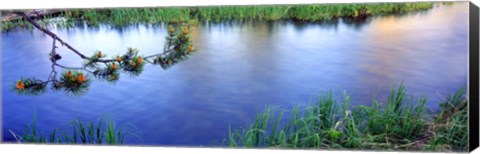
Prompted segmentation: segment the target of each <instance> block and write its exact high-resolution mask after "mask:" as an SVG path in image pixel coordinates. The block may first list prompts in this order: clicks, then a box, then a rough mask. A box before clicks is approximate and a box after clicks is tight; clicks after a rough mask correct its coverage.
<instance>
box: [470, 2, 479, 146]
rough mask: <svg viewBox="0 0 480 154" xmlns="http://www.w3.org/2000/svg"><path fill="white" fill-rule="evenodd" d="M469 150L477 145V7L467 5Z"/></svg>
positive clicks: (471, 4)
mask: <svg viewBox="0 0 480 154" xmlns="http://www.w3.org/2000/svg"><path fill="white" fill-rule="evenodd" d="M469 27H470V28H469V50H470V51H469V63H470V64H469V69H470V70H469V86H468V87H469V89H468V91H469V92H468V94H469V101H468V102H469V104H468V106H469V108H468V110H469V111H468V114H469V115H468V118H469V126H468V127H469V128H468V130H469V151H470V152H471V151H473V150H475V149H476V148H477V147H478V146H479V145H478V144H479V110H480V109H479V82H478V80H479V8H478V6H476V5H475V4H473V3H472V2H470V5H469Z"/></svg>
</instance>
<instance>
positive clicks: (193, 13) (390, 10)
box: [2, 2, 446, 30]
mask: <svg viewBox="0 0 480 154" xmlns="http://www.w3.org/2000/svg"><path fill="white" fill-rule="evenodd" d="M434 4H435V3H432V2H414V3H410V2H408V3H407V2H405V3H370V4H368V3H367V4H309V5H271V6H206V7H164V8H113V9H70V10H67V11H66V12H64V13H63V14H62V15H60V16H61V17H63V19H64V20H60V21H55V22H50V20H49V19H51V18H52V17H46V19H47V20H42V24H43V25H52V24H54V23H57V24H56V26H59V27H62V26H65V27H71V26H72V25H73V23H74V21H84V22H85V23H86V24H87V25H89V26H93V27H98V26H99V25H100V24H102V23H103V24H108V25H111V26H114V27H121V26H126V25H130V24H137V23H144V24H158V23H162V22H166V23H172V24H181V23H187V24H190V25H192V24H196V23H198V22H199V21H214V22H220V21H233V20H235V21H240V22H241V21H246V20H297V21H320V20H332V19H335V18H341V17H344V18H356V17H366V16H375V15H387V14H401V13H408V12H416V11H423V10H428V9H430V8H432V7H433V6H434ZM439 4H444V3H439ZM445 5H446V4H445ZM15 27H24V28H28V27H30V28H31V26H30V24H28V23H26V22H24V21H23V20H17V21H11V22H4V24H3V26H2V30H10V29H13V28H15Z"/></svg>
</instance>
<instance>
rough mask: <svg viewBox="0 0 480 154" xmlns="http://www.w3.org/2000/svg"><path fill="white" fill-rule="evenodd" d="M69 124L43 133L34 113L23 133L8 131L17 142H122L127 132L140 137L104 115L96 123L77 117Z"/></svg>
mask: <svg viewBox="0 0 480 154" xmlns="http://www.w3.org/2000/svg"><path fill="white" fill-rule="evenodd" d="M70 124H71V125H70V126H71V128H70V129H69V130H67V131H62V130H60V129H54V130H53V131H52V132H50V133H48V134H47V135H45V134H44V133H43V132H39V130H38V129H37V121H36V116H35V115H34V118H33V123H32V125H26V126H25V130H24V132H23V134H16V133H14V132H12V131H11V130H10V133H11V134H12V135H13V136H14V138H15V139H16V141H17V142H19V143H52V144H53V143H56V144H123V143H124V140H125V136H126V135H127V134H130V135H133V136H135V137H136V138H138V139H141V138H140V137H139V136H138V135H136V134H135V133H133V132H131V131H126V130H124V129H122V128H118V127H117V126H115V122H113V121H112V120H110V119H105V117H102V118H100V119H99V121H98V123H94V122H88V123H85V122H82V121H81V120H80V119H77V120H74V121H72V122H71V123H70ZM132 126H133V125H132ZM69 131H70V132H71V133H69Z"/></svg>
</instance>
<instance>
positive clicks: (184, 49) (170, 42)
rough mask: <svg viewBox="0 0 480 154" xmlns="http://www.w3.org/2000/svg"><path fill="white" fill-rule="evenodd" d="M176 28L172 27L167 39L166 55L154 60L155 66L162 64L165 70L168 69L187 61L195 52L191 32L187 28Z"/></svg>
mask: <svg viewBox="0 0 480 154" xmlns="http://www.w3.org/2000/svg"><path fill="white" fill-rule="evenodd" d="M178 29H181V30H177V31H175V28H173V27H172V26H170V28H169V34H168V36H167V37H166V40H167V41H166V42H165V48H164V49H165V50H164V53H168V54H162V55H159V56H156V58H155V59H154V60H153V63H154V64H160V66H161V67H162V68H163V69H168V68H169V67H170V66H172V65H175V64H176V63H179V62H181V61H184V60H187V59H188V58H189V55H190V54H192V53H193V52H194V49H193V44H192V41H191V38H190V35H189V34H190V31H189V29H188V28H187V27H186V26H183V27H179V28H178Z"/></svg>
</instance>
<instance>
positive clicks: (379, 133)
mask: <svg viewBox="0 0 480 154" xmlns="http://www.w3.org/2000/svg"><path fill="white" fill-rule="evenodd" d="M343 98H344V100H343V101H337V100H336V99H334V98H333V97H332V94H331V92H330V93H327V94H325V95H321V96H319V97H318V99H316V100H315V101H314V102H313V103H311V104H310V105H309V106H307V107H306V108H304V109H300V108H298V107H295V108H293V110H291V115H290V117H288V118H286V119H287V122H286V123H282V122H281V121H282V119H284V118H283V116H284V113H283V112H278V111H280V110H275V109H273V108H267V109H266V111H265V112H263V113H261V114H258V115H257V116H256V118H255V120H254V122H253V123H252V124H251V125H250V127H248V128H246V129H234V130H229V132H228V134H229V137H228V139H226V140H224V144H226V146H230V147H247V148H280V149H284V148H288V149H290V148H298V149H311V148H315V149H350V150H352V149H354V150H360V149H362V150H395V151H398V150H406V151H442V152H446V151H456V152H458V151H462V152H465V151H468V121H467V119H468V114H467V113H468V108H467V99H466V97H465V93H464V90H463V89H461V90H459V91H458V92H456V93H455V94H453V95H451V96H450V97H447V98H446V99H445V101H443V102H440V103H439V104H440V107H441V111H440V112H439V113H438V114H437V115H431V114H428V113H427V112H426V111H427V108H428V107H427V106H425V104H426V102H427V100H426V99H425V98H419V99H418V100H417V101H416V103H415V104H413V101H410V98H409V97H408V95H407V94H406V93H405V88H404V87H403V86H402V85H400V86H399V87H398V89H397V90H395V89H394V88H392V90H391V92H390V95H389V97H388V101H387V102H386V103H384V104H382V103H381V102H377V101H376V100H373V101H372V105H371V106H363V105H362V106H357V107H354V108H352V109H351V110H350V107H349V104H350V97H349V96H348V95H346V94H344V97H343ZM411 100H413V99H411Z"/></svg>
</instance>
